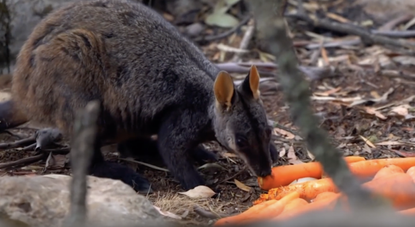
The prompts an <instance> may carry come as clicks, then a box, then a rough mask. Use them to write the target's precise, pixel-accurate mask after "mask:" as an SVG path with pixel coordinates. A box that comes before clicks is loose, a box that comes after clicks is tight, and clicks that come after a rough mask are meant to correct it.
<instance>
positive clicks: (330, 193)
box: [313, 192, 338, 202]
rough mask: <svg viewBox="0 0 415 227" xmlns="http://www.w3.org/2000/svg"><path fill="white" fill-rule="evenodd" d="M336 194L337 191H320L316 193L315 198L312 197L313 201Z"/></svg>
mask: <svg viewBox="0 0 415 227" xmlns="http://www.w3.org/2000/svg"><path fill="white" fill-rule="evenodd" d="M337 194H338V193H335V192H322V193H320V194H318V195H317V196H316V198H314V200H313V202H315V201H318V200H321V199H325V198H328V197H331V196H334V195H337Z"/></svg>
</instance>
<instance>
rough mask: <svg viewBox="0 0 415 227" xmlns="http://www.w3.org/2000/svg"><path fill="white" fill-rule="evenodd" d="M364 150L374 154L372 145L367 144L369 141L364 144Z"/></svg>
mask: <svg viewBox="0 0 415 227" xmlns="http://www.w3.org/2000/svg"><path fill="white" fill-rule="evenodd" d="M363 151H366V152H367V153H369V154H372V150H371V149H370V147H369V146H368V145H367V143H366V144H365V145H364V146H363Z"/></svg>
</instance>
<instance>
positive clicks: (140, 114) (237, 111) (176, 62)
mask: <svg viewBox="0 0 415 227" xmlns="http://www.w3.org/2000/svg"><path fill="white" fill-rule="evenodd" d="M217 75H218V76H217ZM258 84H259V75H258V71H257V70H256V68H255V67H252V69H251V71H250V73H249V74H248V76H247V77H246V79H245V81H244V82H243V83H242V84H241V85H240V86H238V87H236V86H235V85H234V84H233V81H232V79H231V77H230V75H229V74H227V73H226V72H220V70H219V69H218V68H217V67H216V66H215V65H214V64H212V63H211V62H209V61H208V60H207V59H206V58H205V56H204V55H203V53H202V52H201V51H200V50H199V49H198V48H197V47H196V46H194V45H193V44H192V43H191V42H189V41H188V40H187V39H185V38H183V37H182V36H181V35H180V33H179V32H178V31H177V29H176V28H175V27H174V26H173V25H171V24H170V23H168V22H167V21H165V20H164V19H163V18H162V17H161V16H160V15H158V14H157V13H156V12H154V11H152V10H151V9H149V8H147V7H145V6H144V5H141V4H137V3H132V2H130V1H127V0H118V1H116V0H89V1H84V2H80V3H71V4H68V5H67V6H65V7H63V8H61V9H58V10H57V11H55V12H52V13H51V14H49V15H48V16H47V17H46V18H45V19H44V20H43V21H41V22H40V23H39V24H38V25H37V26H36V27H35V28H34V30H33V32H32V34H31V35H30V36H29V38H28V40H27V41H26V43H25V44H24V45H23V47H22V49H21V51H20V53H19V55H18V57H17V64H16V70H15V72H14V76H13V82H12V97H13V98H12V101H11V102H9V103H8V104H7V103H4V104H2V105H1V106H0V114H3V115H0V116H10V114H9V113H8V112H7V111H4V110H7V109H9V110H13V111H15V112H20V113H25V115H26V117H27V119H29V120H31V121H33V122H36V123H39V124H40V125H44V126H54V127H57V128H59V129H60V130H61V131H62V132H63V133H64V134H65V135H66V136H68V137H70V134H71V132H72V128H73V121H74V116H75V113H76V111H78V110H80V108H83V107H84V106H85V105H86V104H87V103H88V102H89V101H91V100H100V102H101V105H102V108H101V109H102V113H101V116H100V120H99V126H100V129H101V130H100V134H99V135H98V138H99V140H98V143H97V145H96V152H95V158H94V163H92V165H91V170H90V172H91V174H94V175H97V176H102V177H111V178H116V179H121V180H123V181H124V182H126V183H128V184H130V185H132V186H134V183H136V184H139V186H138V187H137V188H139V189H146V188H147V187H148V185H147V183H146V182H145V180H143V179H142V178H140V177H139V175H138V174H137V175H136V174H135V173H131V171H130V172H128V171H129V170H126V169H125V168H122V167H120V166H111V168H113V169H112V170H111V171H110V173H108V172H106V171H107V170H108V169H111V168H109V167H108V166H107V165H108V163H107V162H105V161H104V160H103V157H102V154H101V153H100V151H99V147H100V144H102V142H103V141H109V140H111V141H114V142H123V141H127V140H130V141H131V140H135V138H136V139H137V141H142V139H143V138H144V139H146V138H149V137H150V136H151V135H153V134H157V135H158V140H157V149H158V150H159V152H160V154H161V156H162V158H163V160H164V161H165V162H166V164H167V166H168V168H169V170H170V172H171V173H172V174H173V176H175V177H176V179H178V180H179V181H180V183H181V184H182V185H183V187H184V188H185V189H190V188H193V187H195V186H197V185H200V184H204V180H203V179H202V178H201V176H200V175H199V174H198V173H197V171H196V170H195V168H194V167H193V166H192V164H191V162H190V159H191V157H190V156H191V153H192V152H194V151H195V150H197V146H198V145H199V144H200V143H203V142H206V141H211V140H216V141H218V142H219V143H220V144H221V145H222V146H224V147H225V148H227V149H228V150H230V151H236V152H237V153H239V154H241V156H242V157H243V158H244V159H245V160H246V162H247V163H248V164H249V166H250V167H251V168H252V170H253V171H254V172H255V173H256V174H257V175H260V176H265V175H268V174H270V173H271V157H270V152H271V154H273V155H274V158H275V148H274V147H273V146H272V145H271V142H270V134H271V130H270V127H269V126H268V122H267V118H266V115H265V111H264V109H263V106H262V102H261V100H260V99H259V90H258ZM7 105H9V106H7ZM10 105H11V106H12V107H13V108H11V107H10ZM15 105H16V106H15ZM16 116H17V115H16ZM16 119H17V118H16ZM19 120H20V121H21V119H19ZM10 121H11V120H10ZM140 143H141V142H140ZM270 146H271V147H270ZM135 152H140V151H135ZM127 172H128V173H127ZM134 181H135V182H134ZM137 181H138V183H137Z"/></svg>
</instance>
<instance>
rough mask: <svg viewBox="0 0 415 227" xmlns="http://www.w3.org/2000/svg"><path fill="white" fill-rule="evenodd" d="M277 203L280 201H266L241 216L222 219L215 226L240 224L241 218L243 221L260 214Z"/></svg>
mask: <svg viewBox="0 0 415 227" xmlns="http://www.w3.org/2000/svg"><path fill="white" fill-rule="evenodd" d="M276 202H278V200H275V199H272V200H268V201H265V202H263V203H261V204H258V205H254V206H252V207H250V208H248V209H247V210H246V211H244V212H242V213H240V214H236V215H232V216H229V217H224V218H221V219H219V220H217V221H216V223H215V225H214V226H219V225H223V224H227V223H234V222H238V220H240V219H241V217H242V219H243V216H249V215H255V214H257V213H258V212H260V211H261V210H262V209H265V208H267V207H269V206H270V205H272V204H274V203H276Z"/></svg>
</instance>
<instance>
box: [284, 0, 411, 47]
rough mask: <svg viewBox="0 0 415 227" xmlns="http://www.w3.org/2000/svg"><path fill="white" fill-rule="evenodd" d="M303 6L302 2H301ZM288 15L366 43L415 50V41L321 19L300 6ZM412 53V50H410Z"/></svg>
mask: <svg viewBox="0 0 415 227" xmlns="http://www.w3.org/2000/svg"><path fill="white" fill-rule="evenodd" d="M299 5H300V6H301V4H299ZM287 16H288V17H291V18H294V19H297V20H302V21H305V22H307V23H309V24H310V25H312V26H314V27H320V28H324V29H329V30H332V31H336V32H343V33H347V34H351V35H357V36H359V37H360V38H361V39H362V41H363V42H364V43H369V44H372V43H373V44H379V45H384V46H394V47H399V48H403V49H405V48H407V49H409V50H412V51H414V50H415V42H408V41H406V40H402V39H392V38H389V37H384V36H381V35H377V34H374V33H373V32H371V31H368V30H366V29H364V28H361V27H358V26H356V25H352V24H346V23H339V22H335V21H330V20H328V19H321V18H317V17H314V18H311V17H309V16H308V15H307V13H305V12H304V10H302V8H301V7H300V8H299V10H298V13H294V14H287ZM378 33H382V31H378ZM409 53H410V52H409ZM412 55H413V52H412Z"/></svg>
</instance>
